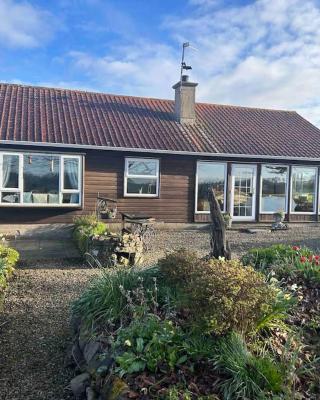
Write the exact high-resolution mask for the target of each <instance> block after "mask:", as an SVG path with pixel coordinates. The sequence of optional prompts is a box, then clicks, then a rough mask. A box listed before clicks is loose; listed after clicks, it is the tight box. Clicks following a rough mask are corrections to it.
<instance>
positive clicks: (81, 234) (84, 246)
mask: <svg viewBox="0 0 320 400" xmlns="http://www.w3.org/2000/svg"><path fill="white" fill-rule="evenodd" d="M74 225H75V228H74V231H73V238H74V240H75V242H76V243H77V246H78V248H79V250H80V253H81V254H84V253H85V252H86V251H87V250H88V243H89V240H90V239H91V237H92V236H100V235H105V234H106V233H107V232H108V226H107V225H106V224H105V223H103V222H101V221H99V220H98V219H97V217H96V216H95V215H94V214H90V215H82V216H79V217H76V218H75V219H74Z"/></svg>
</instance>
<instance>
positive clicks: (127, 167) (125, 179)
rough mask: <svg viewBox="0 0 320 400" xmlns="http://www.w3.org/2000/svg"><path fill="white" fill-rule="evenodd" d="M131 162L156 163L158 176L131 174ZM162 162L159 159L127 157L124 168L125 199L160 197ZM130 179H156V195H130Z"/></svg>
mask: <svg viewBox="0 0 320 400" xmlns="http://www.w3.org/2000/svg"><path fill="white" fill-rule="evenodd" d="M130 161H138V162H144V161H154V162H155V163H156V174H155V175H136V174H129V162H130ZM159 167H160V162H159V159H158V158H145V157H144V158H142V157H126V158H125V168H124V197H159V191H160V190H159V189H160V172H159V170H160V168H159ZM128 178H146V179H150V178H156V193H155V194H154V193H150V194H148V193H128V190H127V189H128Z"/></svg>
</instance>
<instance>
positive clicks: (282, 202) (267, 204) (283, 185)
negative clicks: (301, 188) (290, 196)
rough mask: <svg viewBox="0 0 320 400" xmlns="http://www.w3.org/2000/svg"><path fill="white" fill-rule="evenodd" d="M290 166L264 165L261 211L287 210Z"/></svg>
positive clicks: (262, 171)
mask: <svg viewBox="0 0 320 400" xmlns="http://www.w3.org/2000/svg"><path fill="white" fill-rule="evenodd" d="M287 184H288V167H286V166H281V165H263V166H262V168H261V212H262V213H274V212H277V211H284V212H286V211H287Z"/></svg>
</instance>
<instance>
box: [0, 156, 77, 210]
mask: <svg viewBox="0 0 320 400" xmlns="http://www.w3.org/2000/svg"><path fill="white" fill-rule="evenodd" d="M4 155H18V156H19V188H2V182H3V180H2V174H3V156H4ZM25 155H31V156H43V155H49V156H52V157H59V162H60V166H59V203H56V204H53V203H51V204H50V203H24V202H23V183H24V182H23V164H24V156H25ZM65 158H67V159H68V158H75V159H77V160H79V161H78V168H79V170H78V177H79V180H78V189H64V159H65ZM3 192H16V193H19V194H20V202H19V203H2V201H1V197H2V193H3ZM73 193H74V194H79V202H78V203H72V204H69V203H62V200H63V194H73ZM82 199H83V156H81V155H74V154H60V153H58V154H57V153H50V152H32V151H24V152H16V151H12V152H11V151H2V150H0V207H30V208H81V207H82Z"/></svg>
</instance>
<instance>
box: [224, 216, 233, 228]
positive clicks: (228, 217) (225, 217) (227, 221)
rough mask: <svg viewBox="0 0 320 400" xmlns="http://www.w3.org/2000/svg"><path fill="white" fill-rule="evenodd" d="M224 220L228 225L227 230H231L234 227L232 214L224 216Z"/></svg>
mask: <svg viewBox="0 0 320 400" xmlns="http://www.w3.org/2000/svg"><path fill="white" fill-rule="evenodd" d="M223 219H224V222H225V224H226V228H227V229H230V228H231V226H232V217H231V215H230V213H225V214H223Z"/></svg>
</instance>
